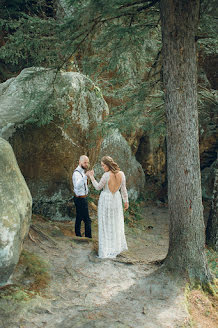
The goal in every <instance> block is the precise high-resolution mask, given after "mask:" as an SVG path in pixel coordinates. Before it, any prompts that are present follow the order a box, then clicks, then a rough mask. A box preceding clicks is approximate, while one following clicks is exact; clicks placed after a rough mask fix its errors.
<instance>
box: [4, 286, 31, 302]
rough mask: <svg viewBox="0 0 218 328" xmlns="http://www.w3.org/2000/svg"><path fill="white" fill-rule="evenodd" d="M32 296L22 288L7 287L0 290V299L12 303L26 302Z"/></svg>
mask: <svg viewBox="0 0 218 328" xmlns="http://www.w3.org/2000/svg"><path fill="white" fill-rule="evenodd" d="M32 296H33V293H30V292H29V291H28V290H25V288H24V287H22V286H16V285H9V286H8V287H5V288H3V289H2V290H0V299H4V300H8V301H10V302H11V301H14V302H26V301H29V300H30V298H31V297H32Z"/></svg>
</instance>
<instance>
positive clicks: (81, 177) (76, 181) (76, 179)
mask: <svg viewBox="0 0 218 328" xmlns="http://www.w3.org/2000/svg"><path fill="white" fill-rule="evenodd" d="M77 171H79V172H77ZM72 180H73V186H74V193H75V194H76V196H84V195H88V191H89V190H88V184H87V176H86V175H85V171H84V170H83V168H82V167H81V166H79V165H78V166H77V168H76V170H75V171H74V172H73V176H72Z"/></svg>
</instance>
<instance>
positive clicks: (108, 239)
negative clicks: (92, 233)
mask: <svg viewBox="0 0 218 328" xmlns="http://www.w3.org/2000/svg"><path fill="white" fill-rule="evenodd" d="M111 174H113V173H111ZM120 174H121V175H122V179H121V184H120V186H118V189H117V191H115V192H111V191H110V189H109V186H108V181H109V179H110V172H105V173H104V174H103V176H102V178H101V180H100V182H99V183H98V182H97V181H96V180H95V179H93V180H92V183H93V186H94V187H95V189H96V190H101V189H102V188H103V191H102V192H101V194H100V197H99V201H98V243H99V248H98V254H99V257H100V258H115V257H116V256H117V255H118V254H120V253H121V252H122V251H124V250H127V249H128V248H127V244H126V238H125V233H124V215H123V205H122V198H123V201H124V203H126V202H128V194H127V190H126V178H125V175H124V173H123V172H122V171H120ZM120 191H121V193H120ZM121 195H122V198H121Z"/></svg>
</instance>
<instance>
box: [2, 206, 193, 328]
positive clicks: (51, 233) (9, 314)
mask: <svg viewBox="0 0 218 328" xmlns="http://www.w3.org/2000/svg"><path fill="white" fill-rule="evenodd" d="M142 214H143V219H142V220H139V221H136V222H135V223H131V222H130V223H129V224H128V225H127V224H126V227H125V232H126V238H127V243H128V248H129V250H128V251H126V252H124V253H122V254H121V255H120V256H118V257H117V258H116V259H115V260H112V259H107V260H100V259H99V258H98V257H97V256H96V255H97V253H96V251H97V219H96V214H95V212H94V211H93V213H92V220H93V222H92V228H93V240H89V239H87V238H77V237H75V236H74V222H65V223H60V222H51V221H46V220H43V219H40V218H39V217H36V216H34V217H33V225H34V226H35V227H36V228H37V229H39V230H41V231H43V232H46V234H47V236H48V238H45V236H43V235H40V233H39V232H36V230H33V229H31V230H30V233H31V239H32V240H31V239H30V238H29V237H28V238H26V240H25V243H24V249H25V250H27V251H28V252H30V253H34V254H36V255H37V256H40V257H41V258H43V259H44V260H45V261H46V262H48V263H49V274H50V276H51V280H50V282H49V284H48V285H47V287H46V288H44V289H43V290H41V291H40V292H39V293H38V294H37V295H36V294H35V295H34V296H33V297H32V298H31V299H28V300H27V301H23V300H22V299H21V300H20V301H19V302H18V301H14V300H10V299H7V298H2V299H0V317H1V320H0V327H1V328H34V327H38V328H39V327H40V328H41V327H47V328H52V327H55V328H56V327H57V328H82V327H83V328H86V327H87V328H91V327H99V328H104V327H105V328H106V327H107V328H118V327H120V328H121V327H136V328H142V327H143V328H178V327H190V325H189V322H190V318H189V314H188V311H187V308H186V298H185V296H184V289H185V288H184V284H183V282H182V281H180V279H179V278H178V279H175V277H171V276H170V275H169V273H168V274H166V273H165V271H164V268H163V266H161V265H160V264H157V263H158V261H160V260H161V259H163V258H164V257H165V256H166V253H167V248H168V211H167V209H166V208H164V207H159V208H158V207H157V208H152V207H148V206H147V207H146V206H145V207H144V208H142ZM22 270H23V268H22V265H20V266H18V267H17V270H16V273H15V275H14V277H13V278H12V283H21V282H22V284H26V285H27V286H28V284H30V283H31V278H29V280H28V279H27V280H26V281H25V279H23V278H22V279H21V277H23V276H22V275H23V272H22ZM21 280H22V281H21Z"/></svg>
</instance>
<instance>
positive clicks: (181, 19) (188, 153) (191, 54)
mask: <svg viewBox="0 0 218 328" xmlns="http://www.w3.org/2000/svg"><path fill="white" fill-rule="evenodd" d="M160 9H161V21H162V41H163V79H164V91H165V106H166V115H167V162H168V163H167V165H168V167H167V170H168V203H169V211H170V243H169V251H168V255H167V258H166V260H165V263H166V266H167V267H168V268H170V269H175V270H179V271H180V272H186V273H188V275H189V277H190V278H193V279H194V280H198V281H201V282H202V283H205V282H206V283H207V282H208V281H209V280H210V273H209V270H208V266H207V259H206V255H205V226H204V220H203V207H202V195H201V180H200V159H199V136H198V111H197V63H196V45H195V34H196V29H197V24H198V15H199V0H161V1H160Z"/></svg>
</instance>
